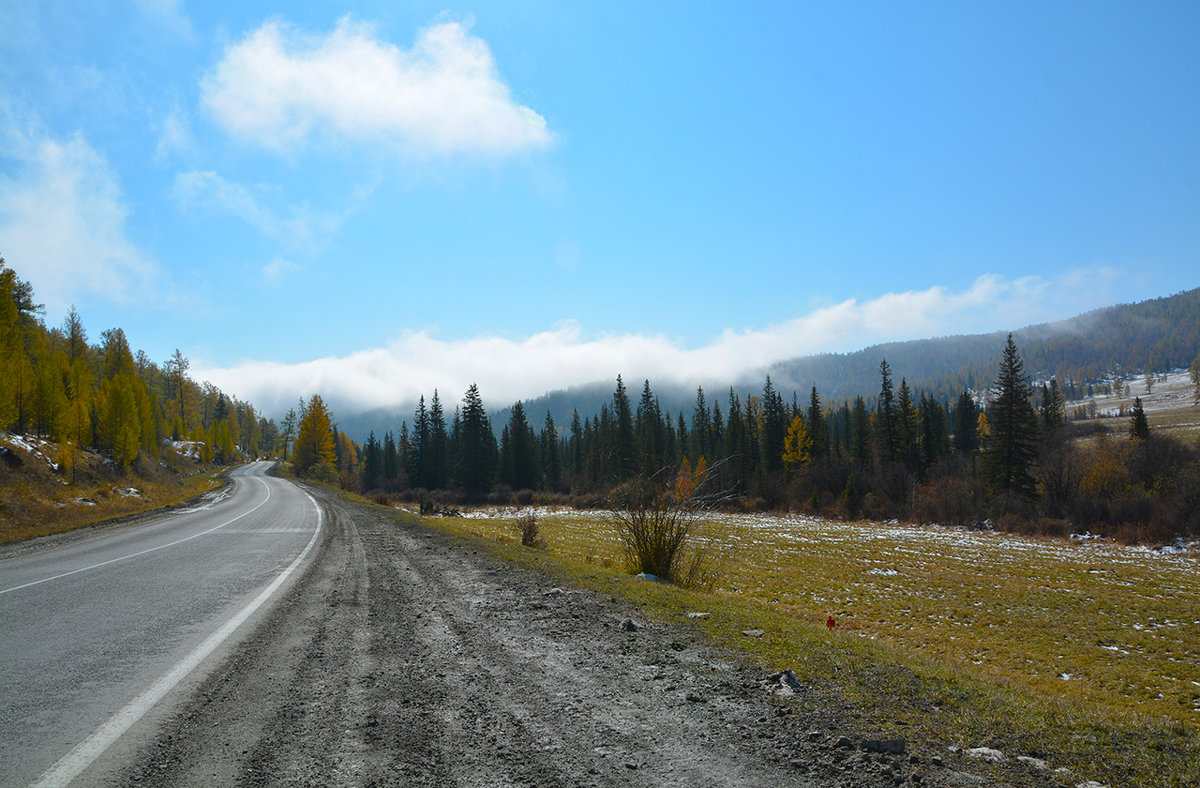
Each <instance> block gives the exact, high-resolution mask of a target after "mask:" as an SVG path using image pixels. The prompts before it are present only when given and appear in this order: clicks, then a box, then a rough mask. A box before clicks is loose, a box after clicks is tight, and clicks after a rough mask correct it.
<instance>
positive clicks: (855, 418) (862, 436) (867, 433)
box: [850, 395, 871, 468]
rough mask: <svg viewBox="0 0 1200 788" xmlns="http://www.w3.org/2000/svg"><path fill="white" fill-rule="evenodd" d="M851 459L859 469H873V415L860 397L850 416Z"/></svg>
mask: <svg viewBox="0 0 1200 788" xmlns="http://www.w3.org/2000/svg"><path fill="white" fill-rule="evenodd" d="M850 419H851V421H850V458H851V459H852V460H854V462H855V464H856V465H858V467H859V468H870V467H871V414H870V413H869V412H868V411H867V402H866V400H864V399H863V398H862V395H859V396H857V397H855V398H854V410H853V411H851V414H850Z"/></svg>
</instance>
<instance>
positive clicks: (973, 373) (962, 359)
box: [741, 289, 1200, 401]
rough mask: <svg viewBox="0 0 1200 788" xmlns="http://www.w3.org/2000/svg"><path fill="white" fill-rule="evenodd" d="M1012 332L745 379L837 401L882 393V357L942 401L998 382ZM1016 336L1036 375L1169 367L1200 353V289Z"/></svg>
mask: <svg viewBox="0 0 1200 788" xmlns="http://www.w3.org/2000/svg"><path fill="white" fill-rule="evenodd" d="M1006 335H1007V332H997V333H995V334H977V335H972V336H951V337H940V338H937V339H922V340H915V341H911V342H891V343H887V344H882V345H874V346H872V347H869V348H865V349H863V350H859V351H857V352H855V353H847V354H824V355H820V356H808V357H805V358H797V359H793V360H790V361H785V362H781V363H779V364H775V365H773V366H771V367H770V368H768V369H767V370H764V371H762V372H760V373H759V374H758V375H757V379H756V378H755V377H754V376H751V377H750V378H749V379H747V380H743V381H741V387H747V386H752V385H754V384H755V383H756V382H757V384H758V385H759V386H761V380H762V377H763V375H764V374H770V375H771V379H772V381H773V382H774V383H775V387H776V388H778V389H780V390H781V391H785V392H786V391H790V390H792V389H796V390H799V391H801V392H803V391H807V390H808V389H809V388H811V387H812V386H813V385H814V384H815V385H816V387H817V390H818V391H819V392H820V393H821V396H822V398H823V399H825V400H827V401H833V400H837V399H841V398H843V397H854V396H857V395H859V394H862V395H863V396H867V397H870V396H873V395H874V394H876V393H877V392H878V391H879V362H880V360H882V359H884V358H886V359H887V361H888V364H889V365H890V366H891V368H892V373H893V374H894V375H895V377H897V378H907V379H908V382H909V384H910V385H911V386H912V387H913V388H914V389H920V390H923V391H928V392H931V393H932V394H933V395H934V396H935V397H937V398H938V399H948V398H951V397H954V396H956V395H957V394H958V393H959V392H961V391H962V390H963V389H980V388H986V387H988V386H990V385H991V383H992V380H993V379H994V377H995V374H996V364H997V362H998V361H999V359H1000V351H1001V349H1002V348H1003V346H1004V340H1005V336H1006ZM1013 339H1014V340H1015V341H1016V343H1017V347H1018V348H1019V349H1020V351H1021V355H1022V356H1023V357H1024V359H1025V369H1026V371H1027V372H1028V373H1029V374H1031V375H1032V376H1033V377H1034V378H1043V379H1045V378H1049V377H1050V376H1052V375H1057V376H1059V378H1060V379H1062V380H1063V381H1064V382H1066V381H1068V380H1072V381H1075V382H1077V383H1089V382H1095V381H1098V380H1101V379H1103V378H1105V377H1107V376H1109V374H1110V373H1117V374H1122V375H1128V374H1133V373H1137V372H1142V371H1144V370H1146V369H1151V370H1154V371H1163V370H1168V369H1177V368H1180V367H1186V366H1188V365H1189V364H1191V362H1192V360H1193V359H1194V358H1195V357H1196V354H1197V353H1198V352H1200V289H1195V290H1188V291H1187V292H1183V293H1178V294H1176V295H1173V296H1168V297H1165V298H1156V299H1153V300H1150V301H1143V302H1141V303H1137V304H1121V305H1117V306H1110V307H1105V308H1103V309H1097V310H1094V311H1092V312H1087V313H1085V314H1082V315H1079V316H1078V317H1074V318H1071V319H1069V320H1063V321H1060V322H1057V323H1043V324H1040V325H1035V326H1028V327H1026V328H1022V329H1018V330H1016V331H1014V332H1013Z"/></svg>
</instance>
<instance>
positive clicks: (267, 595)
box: [0, 463, 323, 786]
mask: <svg viewBox="0 0 1200 788" xmlns="http://www.w3.org/2000/svg"><path fill="white" fill-rule="evenodd" d="M268 468H269V464H267V463H254V464H251V465H247V466H243V467H242V468H239V469H237V470H235V471H233V472H232V473H231V477H232V479H233V484H232V485H231V486H230V487H229V488H228V489H227V491H226V492H225V493H224V494H222V495H220V496H218V497H217V498H216V499H215V500H210V501H208V502H206V503H205V504H203V505H200V506H197V507H195V508H192V509H186V510H179V511H174V512H170V513H167V514H164V515H161V516H156V517H153V518H148V519H146V520H143V521H141V522H139V523H137V524H135V525H131V526H125V527H118V528H116V529H114V530H112V531H105V532H103V533H101V534H99V535H96V536H94V537H89V538H84V539H70V540H66V541H64V542H63V543H61V544H58V545H56V546H54V547H52V548H49V549H45V550H35V551H27V552H23V553H21V554H18V555H15V556H13V557H10V558H6V559H4V560H0V785H2V786H10V785H13V786H16V785H29V784H32V783H39V784H42V785H61V784H66V783H67V782H69V781H70V780H71V779H72V778H73V777H74V776H76V775H77V774H79V773H80V772H82V771H83V770H84V769H85V768H86V767H87V766H88V765H89V764H90V763H91V762H92V761H93V760H94V759H95V758H97V757H99V756H100V755H101V754H102V753H103V752H104V750H105V749H106V748H107V746H108V745H109V744H110V743H111V742H113V741H115V740H117V739H118V738H119V737H120V736H121V734H122V733H124V732H125V731H126V730H127V729H128V728H129V727H131V726H132V725H134V724H136V723H137V722H138V721H139V720H140V719H141V718H142V717H143V716H144V715H145V714H146V713H147V712H151V711H153V710H154V709H155V708H156V707H158V706H160V705H161V701H162V700H163V699H164V698H167V697H169V696H171V693H172V690H176V691H177V694H178V692H179V690H180V689H181V687H183V688H185V687H187V686H188V685H189V684H190V683H194V682H195V681H197V680H199V677H200V676H202V675H203V674H204V673H205V672H206V671H207V670H209V669H211V668H212V666H213V665H214V664H216V663H218V662H219V659H218V658H219V657H220V655H221V653H222V650H223V649H228V648H230V647H231V645H232V643H234V642H235V641H237V640H238V639H239V638H240V637H243V636H244V635H245V633H246V632H247V631H248V630H249V629H250V628H251V626H250V625H248V624H246V623H245V622H246V621H247V620H248V619H250V618H251V617H252V616H254V615H255V614H256V613H259V611H260V610H263V609H265V608H266V607H268V606H269V603H270V602H271V601H272V600H273V599H274V597H275V596H277V592H278V589H279V587H280V586H281V585H282V584H284V583H286V582H288V581H289V580H290V579H291V576H292V574H293V573H294V572H295V571H296V570H297V569H298V568H299V566H300V564H301V563H302V561H303V560H305V558H307V557H308V556H309V555H310V554H311V553H312V552H313V545H315V544H316V542H317V536H318V533H319V531H320V529H321V525H322V520H323V516H322V513H321V510H320V508H319V507H318V506H317V504H316V502H315V501H314V500H313V499H312V498H311V497H310V496H309V495H308V493H306V492H305V491H303V490H302V489H300V488H299V487H298V486H296V485H294V484H292V483H291V482H289V481H285V480H282V479H276V478H273V477H270V476H268V475H267V474H266V471H267V469H268Z"/></svg>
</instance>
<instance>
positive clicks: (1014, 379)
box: [981, 334, 1039, 497]
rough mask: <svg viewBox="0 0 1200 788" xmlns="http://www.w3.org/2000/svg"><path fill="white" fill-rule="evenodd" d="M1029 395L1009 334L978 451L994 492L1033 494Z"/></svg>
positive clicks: (1034, 439)
mask: <svg viewBox="0 0 1200 788" xmlns="http://www.w3.org/2000/svg"><path fill="white" fill-rule="evenodd" d="M1031 393H1032V392H1031V389H1030V386H1029V380H1028V378H1027V377H1026V376H1025V362H1024V361H1023V360H1022V359H1021V355H1020V353H1018V352H1017V346H1016V344H1015V343H1014V342H1013V338H1012V334H1009V335H1008V341H1007V343H1006V344H1005V346H1004V355H1003V357H1002V358H1001V360H1000V370H999V373H998V375H997V378H996V384H995V386H994V388H993V399H992V402H991V403H990V404H989V406H988V408H987V425H988V434H987V436H986V439H985V440H984V441H983V442H982V443H983V445H982V451H981V461H982V462H981V466H982V471H983V475H984V480H985V481H986V482H987V484H988V485H989V486H990V487H991V488H992V489H993V490H995V491H996V492H1012V493H1017V494H1018V495H1022V496H1025V497H1032V496H1033V495H1034V494H1035V492H1036V487H1037V485H1036V482H1035V481H1034V478H1033V465H1034V462H1035V460H1036V458H1037V451H1038V440H1039V434H1038V419H1037V413H1036V412H1035V411H1034V409H1033V404H1032V402H1031V401H1030V398H1031Z"/></svg>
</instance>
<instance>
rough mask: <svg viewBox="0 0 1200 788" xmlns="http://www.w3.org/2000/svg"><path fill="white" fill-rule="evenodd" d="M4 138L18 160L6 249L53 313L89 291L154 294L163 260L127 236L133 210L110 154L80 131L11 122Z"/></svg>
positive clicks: (12, 175)
mask: <svg viewBox="0 0 1200 788" xmlns="http://www.w3.org/2000/svg"><path fill="white" fill-rule="evenodd" d="M0 142H2V143H3V146H2V147H3V149H4V150H5V152H6V154H7V158H8V161H9V162H11V163H12V165H13V166H12V169H11V171H10V172H8V173H5V174H0V244H3V247H2V248H0V254H3V255H4V257H5V258H6V260H7V262H8V264H9V265H10V266H11V267H13V268H14V269H16V270H17V271H18V272H19V274H20V275H21V277H22V278H24V279H28V280H29V282H30V283H31V284H32V285H33V287H34V292H35V293H36V294H37V298H38V300H39V301H44V302H45V304H46V307H47V309H48V310H49V312H50V313H51V315H53V314H61V313H63V312H65V311H66V309H67V307H68V306H69V305H70V304H71V303H73V302H76V301H78V300H79V299H81V298H82V297H83V296H84V295H100V296H103V297H105V298H108V299H112V300H114V301H117V302H122V303H128V302H132V301H134V300H138V301H143V300H149V299H152V298H153V297H154V295H155V291H156V289H157V280H158V279H159V277H160V274H159V269H158V266H157V265H156V264H155V263H154V262H153V261H152V260H150V259H149V258H147V257H146V256H145V255H144V254H143V253H142V251H141V250H139V249H138V248H137V246H136V245H135V244H133V243H132V242H130V241H129V240H128V239H127V238H126V236H125V220H126V217H127V215H128V209H127V208H126V207H125V200H124V197H123V195H122V193H121V188H120V185H119V184H118V182H117V177H116V175H115V174H114V173H113V172H112V170H111V168H110V167H109V165H108V162H107V161H106V159H105V158H104V156H103V155H101V154H100V153H98V152H97V151H96V150H95V149H93V148H92V147H91V146H90V145H89V144H88V143H87V141H86V140H85V139H84V138H83V136H82V135H80V134H76V135H75V136H73V137H71V138H70V139H68V140H66V141H58V140H54V139H50V138H48V137H45V136H41V135H39V134H37V133H34V132H29V131H26V130H24V129H21V128H18V127H17V126H16V124H14V123H12V122H8V123H6V124H5V127H4V128H2V129H0ZM2 161H4V160H3V159H0V162H2ZM6 169H7V168H6Z"/></svg>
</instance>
